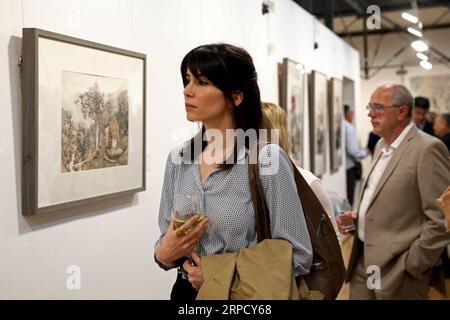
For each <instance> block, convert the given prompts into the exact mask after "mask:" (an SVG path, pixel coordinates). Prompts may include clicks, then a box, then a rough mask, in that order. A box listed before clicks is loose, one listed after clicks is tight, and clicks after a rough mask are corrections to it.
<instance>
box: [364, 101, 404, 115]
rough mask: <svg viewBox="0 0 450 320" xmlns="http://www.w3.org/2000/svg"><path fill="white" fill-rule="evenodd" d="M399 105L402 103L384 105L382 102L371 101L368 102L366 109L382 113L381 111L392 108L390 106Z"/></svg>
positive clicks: (396, 106)
mask: <svg viewBox="0 0 450 320" xmlns="http://www.w3.org/2000/svg"><path fill="white" fill-rule="evenodd" d="M398 107H401V105H393V106H384V105H382V104H370V103H369V104H367V106H366V110H367V113H369V112H371V111H373V112H375V113H376V114H381V113H383V112H384V111H386V110H387V109H390V108H398Z"/></svg>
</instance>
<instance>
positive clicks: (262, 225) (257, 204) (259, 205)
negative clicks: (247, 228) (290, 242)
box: [248, 163, 272, 242]
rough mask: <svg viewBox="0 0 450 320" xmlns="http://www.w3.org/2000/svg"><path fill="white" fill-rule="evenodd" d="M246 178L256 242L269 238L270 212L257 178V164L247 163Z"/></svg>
mask: <svg viewBox="0 0 450 320" xmlns="http://www.w3.org/2000/svg"><path fill="white" fill-rule="evenodd" d="M248 179H249V184H250V193H251V196H252V202H253V208H254V211H255V225H256V235H257V237H258V242H261V241H263V240H264V239H271V238H272V234H271V231H270V213H269V208H268V207H267V203H266V199H265V197H264V193H263V192H262V186H261V180H260V179H259V167H258V164H250V163H249V165H248Z"/></svg>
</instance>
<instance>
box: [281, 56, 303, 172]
mask: <svg viewBox="0 0 450 320" xmlns="http://www.w3.org/2000/svg"><path fill="white" fill-rule="evenodd" d="M305 77H306V74H305V71H304V67H303V66H302V65H301V64H299V63H297V62H295V61H293V60H290V59H288V58H284V59H283V65H282V72H281V94H280V97H281V99H280V100H281V101H280V105H281V107H282V108H283V109H284V110H285V112H286V116H287V123H288V130H289V134H290V137H289V138H290V142H291V143H290V145H291V151H292V159H293V160H294V162H295V163H296V164H297V165H299V166H303V137H304V133H303V114H304V107H305V106H304V98H305Z"/></svg>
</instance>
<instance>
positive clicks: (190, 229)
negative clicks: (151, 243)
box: [155, 215, 208, 266]
mask: <svg viewBox="0 0 450 320" xmlns="http://www.w3.org/2000/svg"><path fill="white" fill-rule="evenodd" d="M207 227H208V218H207V217H206V216H203V215H200V216H199V215H195V216H193V217H192V218H190V219H189V220H188V221H187V222H186V223H185V224H184V225H182V226H181V227H180V228H178V229H175V226H174V224H173V221H171V222H170V225H169V228H168V229H167V231H166V233H165V235H164V237H163V238H162V239H161V243H160V245H159V247H158V248H157V249H156V252H155V256H156V259H158V260H159V261H160V262H162V263H163V264H165V265H168V266H171V265H172V266H173V265H175V262H176V261H177V260H178V259H180V258H181V257H189V256H190V255H191V253H192V252H194V250H195V245H196V244H197V242H198V240H199V239H200V237H201V236H202V234H203V233H204V232H205V230H206V228H207Z"/></svg>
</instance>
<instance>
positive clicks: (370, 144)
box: [366, 131, 380, 158]
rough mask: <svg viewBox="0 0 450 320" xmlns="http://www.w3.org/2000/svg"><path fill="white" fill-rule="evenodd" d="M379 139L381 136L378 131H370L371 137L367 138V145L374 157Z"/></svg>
mask: <svg viewBox="0 0 450 320" xmlns="http://www.w3.org/2000/svg"><path fill="white" fill-rule="evenodd" d="M378 140H380V136H379V135H377V134H376V133H373V131H370V133H369V139H368V140H367V147H366V150H367V152H368V153H370V155H371V156H372V158H373V152H374V150H375V146H376V145H377V142H378Z"/></svg>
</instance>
